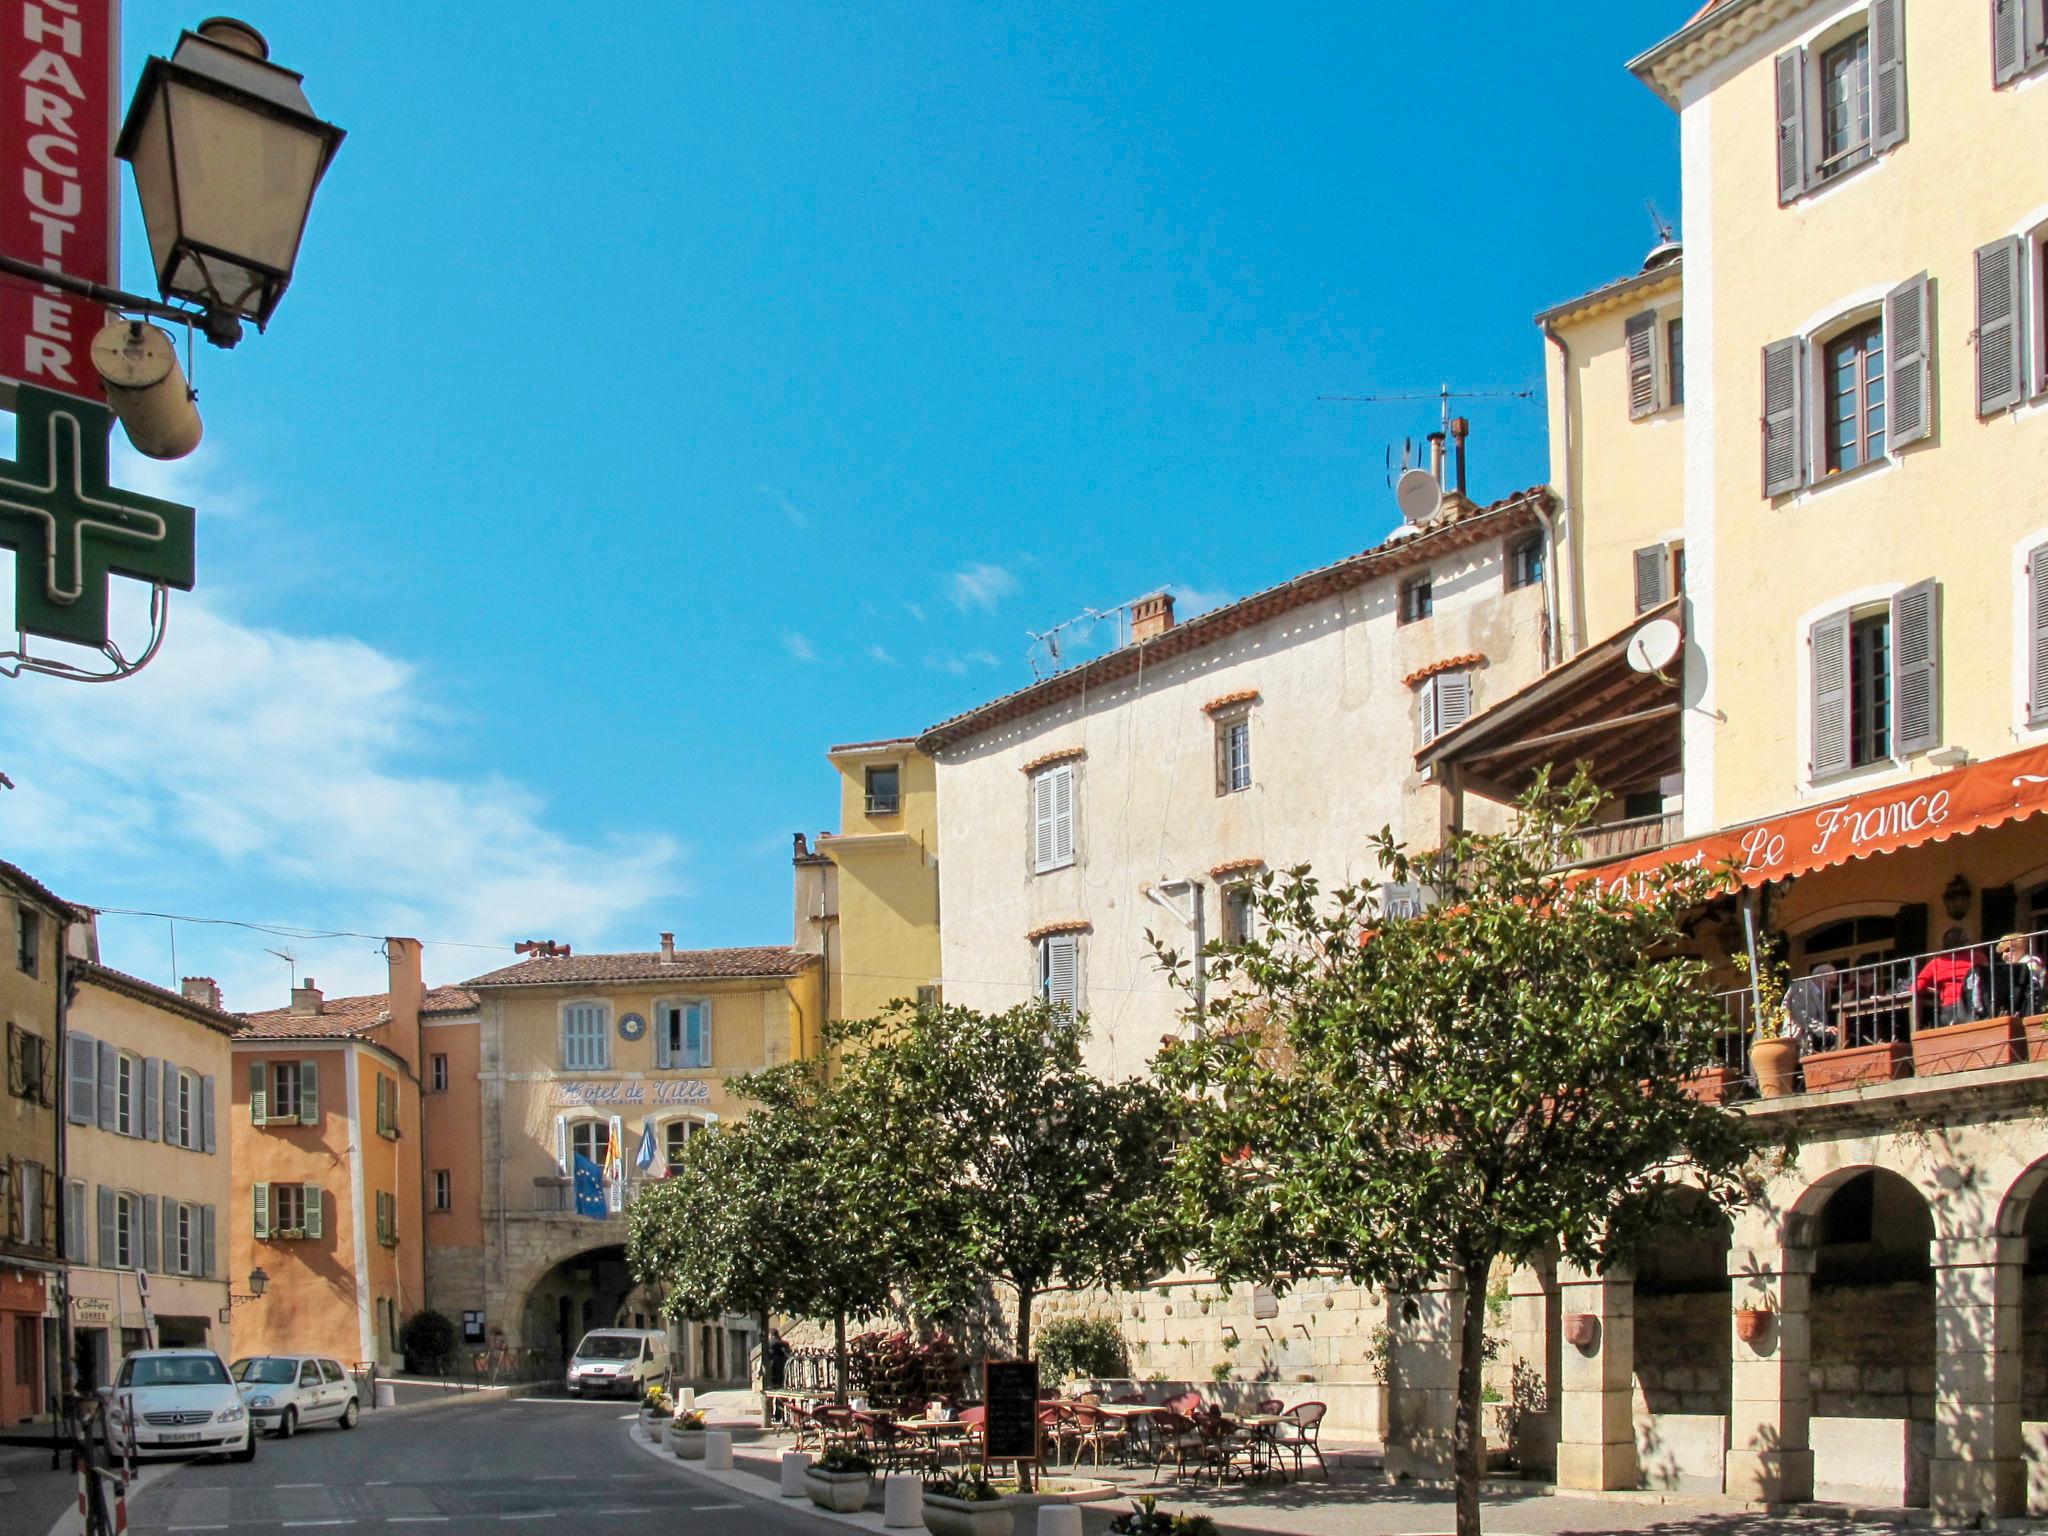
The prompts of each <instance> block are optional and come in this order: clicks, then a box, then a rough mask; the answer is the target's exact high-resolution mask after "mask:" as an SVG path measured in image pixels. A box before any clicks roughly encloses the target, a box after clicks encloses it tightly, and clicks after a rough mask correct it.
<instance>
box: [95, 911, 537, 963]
mask: <svg viewBox="0 0 2048 1536" xmlns="http://www.w3.org/2000/svg"><path fill="white" fill-rule="evenodd" d="M93 910H94V911H95V912H97V913H99V914H101V915H102V916H104V917H160V918H162V919H164V920H165V921H166V922H172V923H203V924H205V925H206V926H208V927H210V928H247V929H249V930H250V931H251V932H253V933H268V934H274V935H276V936H277V937H278V938H284V939H375V940H376V941H377V942H378V943H380V944H381V943H383V942H384V940H385V939H386V938H388V937H389V935H388V934H382V933H357V932H355V931H353V930H351V929H347V928H293V927H289V926H286V925H285V924H281V923H252V922H248V921H246V920H244V919H242V918H238V917H194V916H193V915H192V914H191V913H189V912H148V911H144V910H143V909H142V908H140V907H94V908H93ZM419 942H420V943H422V944H431V945H434V946H435V947H437V948H440V949H489V950H503V951H504V952H505V953H507V954H511V953H513V952H514V951H513V946H512V945H510V944H478V943H475V942H473V941H471V940H468V939H421V940H420V941H419Z"/></svg>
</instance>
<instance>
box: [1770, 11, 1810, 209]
mask: <svg viewBox="0 0 2048 1536" xmlns="http://www.w3.org/2000/svg"><path fill="white" fill-rule="evenodd" d="M1777 72H1778V81H1777V96H1776V99H1777V106H1778V201H1779V202H1780V203H1781V204H1783V203H1789V202H1791V201H1792V200H1793V199H1794V198H1795V197H1797V196H1799V194H1800V193H1802V192H1804V191H1805V190H1806V51H1805V50H1804V49H1802V48H1788V49H1786V50H1785V51H1784V52H1783V53H1781V54H1779V55H1778V59H1777Z"/></svg>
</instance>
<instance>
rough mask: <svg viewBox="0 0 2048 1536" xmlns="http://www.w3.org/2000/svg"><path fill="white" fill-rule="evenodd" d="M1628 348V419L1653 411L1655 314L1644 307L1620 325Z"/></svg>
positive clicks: (1655, 351)
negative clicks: (1641, 311)
mask: <svg viewBox="0 0 2048 1536" xmlns="http://www.w3.org/2000/svg"><path fill="white" fill-rule="evenodd" d="M1623 339H1624V341H1625V342H1626V344H1627V347H1628V414H1629V419H1630V420H1632V421H1633V420H1637V419H1639V418H1641V417H1644V416H1654V415H1655V414H1656V413H1657V406H1658V403H1659V402H1658V400H1657V317H1656V315H1655V314H1653V313H1651V312H1650V311H1648V310H1645V311H1644V312H1643V313H1642V314H1640V315H1630V316H1629V318H1628V324H1627V325H1626V326H1625V327H1624V328H1623Z"/></svg>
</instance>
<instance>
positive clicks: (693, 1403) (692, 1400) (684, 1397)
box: [676, 1387, 697, 1413]
mask: <svg viewBox="0 0 2048 1536" xmlns="http://www.w3.org/2000/svg"><path fill="white" fill-rule="evenodd" d="M696 1411H697V1389H696V1388H695V1387H677V1388H676V1412H678V1413H695V1412H696Z"/></svg>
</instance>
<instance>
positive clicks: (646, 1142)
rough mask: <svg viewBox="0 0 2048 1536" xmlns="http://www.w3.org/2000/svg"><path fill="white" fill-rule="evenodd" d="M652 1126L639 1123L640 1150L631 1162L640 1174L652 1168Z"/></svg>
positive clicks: (643, 1122) (647, 1123) (642, 1122)
mask: <svg viewBox="0 0 2048 1536" xmlns="http://www.w3.org/2000/svg"><path fill="white" fill-rule="evenodd" d="M654 1155H655V1154H654V1126H653V1125H652V1124H651V1123H649V1122H648V1121H645V1120H643V1121H641V1122H640V1150H639V1152H638V1153H636V1154H635V1155H634V1158H633V1162H634V1163H635V1165H637V1166H638V1168H639V1169H640V1171H641V1172H642V1173H645V1172H646V1171H647V1170H648V1169H650V1168H652V1167H653V1166H654Z"/></svg>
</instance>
